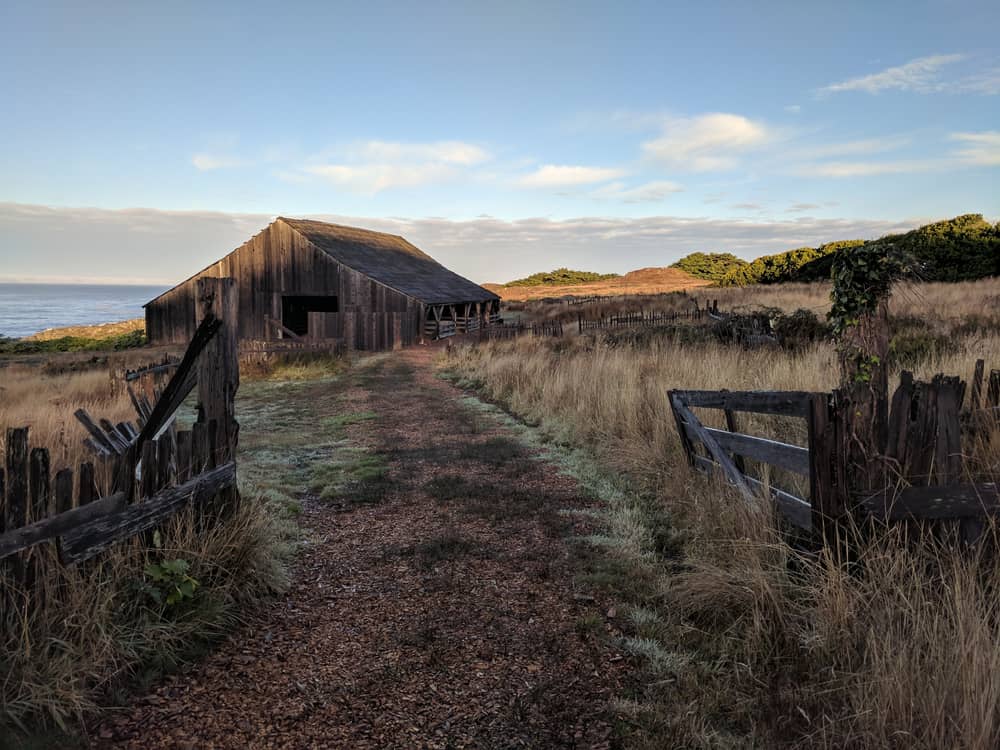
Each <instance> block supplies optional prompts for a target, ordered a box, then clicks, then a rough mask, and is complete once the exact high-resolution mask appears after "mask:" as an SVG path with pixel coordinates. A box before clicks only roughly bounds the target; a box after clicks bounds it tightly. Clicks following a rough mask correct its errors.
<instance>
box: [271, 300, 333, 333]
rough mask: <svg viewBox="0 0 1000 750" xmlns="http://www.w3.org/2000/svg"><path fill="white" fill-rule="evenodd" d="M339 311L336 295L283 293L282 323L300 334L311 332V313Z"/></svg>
mask: <svg viewBox="0 0 1000 750" xmlns="http://www.w3.org/2000/svg"><path fill="white" fill-rule="evenodd" d="M311 312H322V313H335V312H338V308H337V297H336V296H325V297H324V296H318V295H304V294H295V295H283V296H282V298H281V324H282V325H283V326H285V328H287V329H288V330H290V331H292V332H293V333H295V334H297V335H299V336H305V335H307V334H308V333H309V313H311Z"/></svg>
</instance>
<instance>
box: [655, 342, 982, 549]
mask: <svg viewBox="0 0 1000 750" xmlns="http://www.w3.org/2000/svg"><path fill="white" fill-rule="evenodd" d="M984 374H985V363H984V362H983V361H982V360H980V361H979V362H977V364H976V369H975V376H974V378H973V383H972V389H971V394H970V399H969V403H968V405H967V406H966V407H965V409H964V410H963V402H964V397H965V392H966V385H965V383H964V382H962V381H961V380H960V379H959V378H957V377H945V376H943V375H938V376H936V377H935V378H934V379H933V380H932V381H931V382H929V383H924V382H918V381H914V379H913V376H912V374H910V373H907V372H904V373H903V374H902V377H901V380H900V384H899V386H898V388H897V389H896V391H895V393H894V395H893V397H892V399H891V402H890V403H889V404H886V405H885V407H886V409H887V410H888V434H887V436H886V445H887V448H886V450H885V453H884V455H881V456H873V457H872V458H871V460H870V461H869V462H868V463H867V465H866V466H863V467H859V466H849V465H848V462H847V460H846V456H848V455H849V453H850V451H849V446H848V441H849V434H848V429H847V417H848V416H849V415H850V413H851V412H852V410H855V409H856V406H855V405H854V404H853V402H852V400H851V397H850V395H849V394H848V393H847V392H845V391H844V390H837V391H834V392H833V393H810V392H782V391H774V392H767V391H693V390H672V391H670V392H669V394H668V397H669V400H670V405H671V409H672V411H673V415H674V419H675V421H676V425H677V431H678V435H679V437H680V442H681V445H682V447H683V450H684V453H685V455H686V457H687V460H688V462H689V464H690V465H691V466H692V467H694V468H696V469H698V470H701V471H705V472H708V473H716V472H718V473H720V474H721V475H722V476H723V477H724V478H725V479H726V481H727V482H728V483H729V484H731V485H734V486H735V487H736V488H737V489H738V491H739V492H740V493H741V495H742V496H743V497H744V499H745V500H746V501H748V502H755V501H756V499H757V498H758V497H760V496H764V495H769V496H770V498H771V499H772V500H773V501H774V503H775V506H776V508H777V510H778V511H779V513H780V514H781V515H782V516H783V517H784V519H785V520H786V521H788V522H789V523H790V524H791V525H793V526H795V527H797V528H799V529H801V530H804V531H810V532H817V533H821V534H823V535H824V536H826V535H828V534H829V533H830V532H831V531H832V530H833V528H834V527H836V526H837V524H839V523H841V522H843V521H844V520H845V519H846V518H847V517H848V516H854V517H858V516H861V517H870V518H875V519H878V520H880V521H883V522H888V523H892V522H898V521H931V522H942V521H954V522H957V524H958V527H959V530H960V534H961V537H962V539H963V540H965V541H967V542H972V541H975V540H976V539H977V538H978V536H979V535H980V533H981V532H982V526H983V520H984V518H985V517H986V516H987V515H994V514H997V513H1000V489H998V486H997V484H996V483H995V482H992V481H973V482H968V481H966V480H968V479H970V478H974V477H970V476H969V475H968V468H967V467H965V466H963V459H964V457H965V455H966V453H964V452H963V447H962V439H963V437H965V438H966V440H969V439H976V438H982V439H988V436H989V435H990V434H991V433H992V432H994V431H995V430H996V427H997V425H998V424H1000V370H993V371H992V372H991V373H990V376H989V379H988V381H986V380H985V378H984ZM984 385H986V389H985V391H984ZM695 409H711V410H720V411H722V412H723V413H724V416H725V422H726V429H718V428H713V427H708V426H706V425H705V424H704V423H703V421H702V420H701V419H700V418H699V417H698V416H697V415H696V413H695V411H694V410H695ZM741 413H750V414H766V415H773V416H779V417H786V418H792V419H796V420H803V422H804V430H800V431H799V432H800V434H804V435H805V441H804V442H805V443H806V445H805V446H802V445H796V444H794V443H792V442H784V441H779V440H773V439H770V438H765V437H760V436H757V435H751V434H748V433H746V432H741V431H740V430H739V421H738V415H739V414H741ZM720 421H721V420H720ZM786 427H787V424H786ZM754 462H756V464H759V465H755V463H754ZM764 464H766V465H767V466H769V467H770V469H769V470H768V471H767V476H766V478H765V476H764V472H763V471H761V466H760V465H764ZM774 470H778V471H774ZM859 471H861V472H870V473H871V475H872V476H871V477H868V479H869V481H868V482H864V481H862V482H859V481H858V477H857V476H856V474H857V472H859ZM794 476H798V477H801V480H799V481H798V482H795V481H794V480H792V479H791V478H792V477H794ZM781 484H785V487H782V486H781ZM796 484H797V485H798V486H800V487H808V493H803V492H802V491H801V490H800V491H799V492H798V493H796V492H795V491H794V489H793V487H791V486H790V485H796ZM865 484H868V485H871V486H882V487H884V489H883V490H882V491H879V492H875V493H871V494H866V495H864V496H861V497H858V496H857V494H856V492H855V491H854V489H853V488H855V487H857V486H859V485H861V486H863V485H865Z"/></svg>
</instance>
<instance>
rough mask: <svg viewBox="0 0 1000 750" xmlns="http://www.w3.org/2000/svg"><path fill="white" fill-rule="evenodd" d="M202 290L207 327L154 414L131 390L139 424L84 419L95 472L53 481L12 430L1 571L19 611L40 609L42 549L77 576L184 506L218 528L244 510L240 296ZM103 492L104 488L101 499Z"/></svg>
mask: <svg viewBox="0 0 1000 750" xmlns="http://www.w3.org/2000/svg"><path fill="white" fill-rule="evenodd" d="M198 290H199V299H198V309H199V314H200V318H201V322H200V324H199V325H198V328H197V330H196V332H195V334H194V337H193V339H192V341H191V343H190V345H189V346H188V348H187V351H186V352H185V354H184V357H183V358H182V359H181V361H180V362H179V363H177V364H176V366H175V367H174V366H172V367H171V368H170V369H172V370H173V375H172V377H171V378H170V380H169V382H168V383H167V384H166V386H165V387H164V388H163V389H162V392H161V393H160V394H159V398H158V399H156V401H155V403H149V401H148V400H147V399H146V398H145V396H144V395H140V394H136V393H134V391H132V389H131V388H130V390H129V392H130V394H131V395H132V401H133V406H134V407H135V409H136V420H135V422H130V423H119V424H117V425H112V424H111V423H110V422H109V421H108V420H104V419H101V420H97V421H96V422H95V420H93V419H91V418H90V416H89V415H87V414H86V413H85V412H84V413H82V414H81V413H79V412H78V414H77V416H78V419H80V421H81V423H83V424H84V426H85V428H86V429H87V431H88V433H89V437H88V438H87V439H86V445H87V446H88V447H89V448H91V450H93V452H94V453H95V461H85V462H83V463H81V464H80V465H79V467H78V468H77V469H76V470H74V469H72V468H65V469H61V470H59V471H57V472H55V474H53V473H52V471H51V461H50V454H49V451H48V450H47V449H46V448H44V447H40V446H32V445H31V442H30V434H29V429H28V428H27V427H21V428H13V429H10V430H8V432H7V444H6V451H5V456H4V462H3V466H2V467H0V570H2V571H3V573H4V575H5V577H6V578H7V580H8V581H12V582H13V586H12V595H13V599H14V601H13V602H11V603H12V604H13V605H14V606H19V607H21V608H22V609H23V608H24V607H28V606H33V605H37V604H38V603H39V602H40V601H41V597H40V592H38V591H35V587H36V583H37V582H38V581H39V580H40V579H41V576H40V575H39V571H40V567H41V566H42V565H43V563H44V561H45V560H46V559H47V558H48V557H51V556H44V555H41V554H40V549H41V548H39V547H37V545H41V544H43V543H45V542H55V547H56V551H57V557H58V564H62V565H67V566H69V565H75V564H77V563H80V562H82V561H84V560H88V559H91V558H93V557H95V556H96V555H98V554H100V553H101V552H103V551H105V550H107V549H108V548H109V547H111V546H112V545H113V544H115V543H116V542H119V541H123V540H125V539H128V538H131V537H135V536H137V535H139V534H142V533H144V532H147V531H150V530H152V529H155V528H156V527H157V526H159V525H160V524H162V523H163V522H164V521H165V520H167V519H168V518H169V517H170V516H172V515H173V514H175V513H177V512H178V511H179V510H181V509H182V508H184V507H188V506H194V507H196V508H199V509H200V510H201V511H202V513H203V517H205V518H206V519H208V520H211V519H213V518H218V517H221V516H224V515H225V514H227V513H230V512H231V511H232V509H233V507H235V504H236V503H237V502H238V500H239V497H238V494H237V492H236V490H235V486H236V463H235V453H236V445H237V437H238V425H237V423H236V419H235V395H236V391H237V388H238V387H239V363H238V359H237V345H236V329H235V326H236V309H237V308H236V298H235V295H236V290H235V286H234V284H233V281H232V279H202V280H199V282H198ZM195 387H197V389H198V392H197V396H198V406H197V420H196V421H194V423H193V424H192V426H191V428H190V429H184V430H182V429H178V427H177V423H176V415H177V412H178V410H179V409H180V407H181V405H182V404H183V403H184V401H185V400H186V399H187V397H188V395H189V394H190V393H191V392H192V391H194V389H195ZM98 485H103V486H105V487H106V488H108V489H107V490H106V491H105V493H104V494H103V495H102V494H101V493H100V491H99V489H98ZM8 593H10V592H8Z"/></svg>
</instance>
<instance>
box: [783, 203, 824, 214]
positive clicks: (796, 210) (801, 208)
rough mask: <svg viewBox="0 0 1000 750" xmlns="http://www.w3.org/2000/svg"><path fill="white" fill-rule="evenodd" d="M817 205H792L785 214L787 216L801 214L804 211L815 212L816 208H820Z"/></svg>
mask: <svg viewBox="0 0 1000 750" xmlns="http://www.w3.org/2000/svg"><path fill="white" fill-rule="evenodd" d="M822 207H823V206H821V205H820V204H819V203H793V204H792V205H790V206H789V207H788V208H786V209H785V213H789V214H801V213H805V212H806V211H815V210H816V209H817V208H822Z"/></svg>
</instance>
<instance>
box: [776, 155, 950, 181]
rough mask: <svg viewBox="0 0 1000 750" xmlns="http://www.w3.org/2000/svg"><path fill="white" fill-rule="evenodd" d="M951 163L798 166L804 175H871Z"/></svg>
mask: <svg viewBox="0 0 1000 750" xmlns="http://www.w3.org/2000/svg"><path fill="white" fill-rule="evenodd" d="M950 164H951V162H949V161H948V160H946V159H905V160H898V161H827V162H820V163H818V164H805V165H802V166H800V167H797V168H796V169H795V170H794V171H795V174H798V175H802V176H804V177H871V176H874V175H882V174H908V173H912V172H932V171H935V170H938V169H942V168H944V167H947V166H949V165H950Z"/></svg>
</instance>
